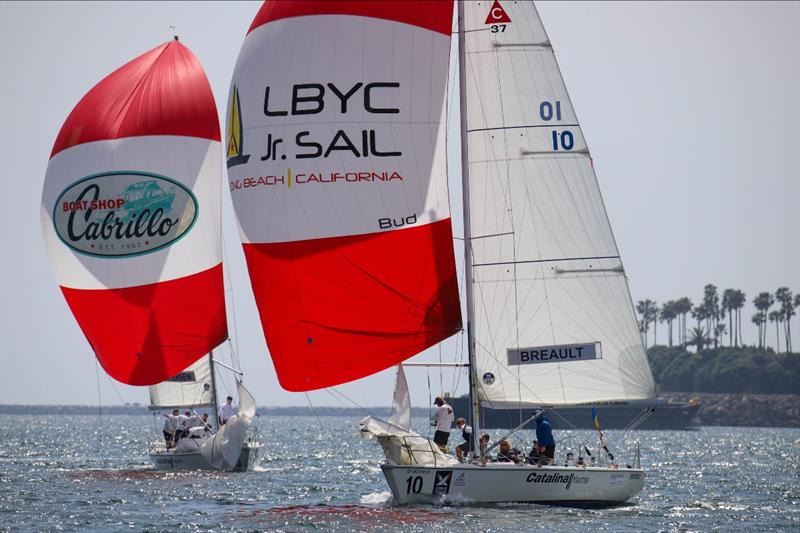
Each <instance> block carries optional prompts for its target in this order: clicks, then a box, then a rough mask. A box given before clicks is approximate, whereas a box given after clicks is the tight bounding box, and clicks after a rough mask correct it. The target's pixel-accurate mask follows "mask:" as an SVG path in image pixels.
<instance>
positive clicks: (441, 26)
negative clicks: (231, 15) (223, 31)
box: [247, 0, 453, 35]
mask: <svg viewBox="0 0 800 533" xmlns="http://www.w3.org/2000/svg"><path fill="white" fill-rule="evenodd" d="M306 15H355V16H359V17H372V18H378V19H384V20H394V21H397V22H402V23H404V24H411V25H412V26H418V27H420V28H425V29H428V30H432V31H435V32H439V33H443V34H445V35H450V32H451V29H452V26H453V1H452V0H405V1H403V2H395V1H379V0H374V1H365V0H310V1H296V0H279V1H270V0H266V1H265V2H264V4H263V5H262V6H261V9H260V10H259V11H258V14H257V15H256V18H255V19H254V20H253V24H252V25H251V26H250V29H249V30H247V33H248V34H249V33H250V32H251V31H253V30H254V29H256V28H258V27H259V26H262V25H263V24H266V23H267V22H271V21H273V20H279V19H285V18H292V17H302V16H306Z"/></svg>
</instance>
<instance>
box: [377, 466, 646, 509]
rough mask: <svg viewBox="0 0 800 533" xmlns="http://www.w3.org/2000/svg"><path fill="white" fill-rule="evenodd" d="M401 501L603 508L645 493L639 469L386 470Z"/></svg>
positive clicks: (430, 468)
mask: <svg viewBox="0 0 800 533" xmlns="http://www.w3.org/2000/svg"><path fill="white" fill-rule="evenodd" d="M381 470H383V474H384V475H385V476H386V480H387V481H388V482H389V487H390V488H391V490H392V494H393V495H394V499H395V501H396V502H397V503H398V504H400V505H407V504H414V503H439V502H447V501H449V502H459V503H499V502H526V503H546V504H562V505H576V506H587V507H589V506H592V507H595V506H596V507H603V506H611V505H616V504H620V503H622V502H625V501H627V500H629V499H630V498H632V497H634V496H636V495H637V494H639V493H640V492H641V491H642V488H643V487H644V471H643V470H641V469H636V468H606V467H587V468H583V467H557V466H532V465H515V464H511V463H490V464H488V465H486V466H480V465H473V464H462V465H457V466H451V467H424V466H397V465H391V464H384V465H381Z"/></svg>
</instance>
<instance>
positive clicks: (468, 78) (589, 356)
mask: <svg viewBox="0 0 800 533" xmlns="http://www.w3.org/2000/svg"><path fill="white" fill-rule="evenodd" d="M453 6H454V4H453V2H452V1H451V0H432V1H424V2H423V1H406V2H345V1H330V2H327V1H326V2H321V1H307V2H291V1H285V2H277V1H276V2H273V1H269V0H268V1H266V2H264V4H263V5H262V6H261V8H260V9H259V11H258V13H257V14H256V16H255V18H254V20H253V22H252V24H251V26H250V28H249V30H248V32H247V35H246V38H245V40H244V43H243V45H242V48H241V51H240V55H239V58H238V60H237V62H236V66H235V68H234V74H233V80H232V83H231V87H230V101H231V102H235V104H236V105H235V106H231V107H230V108H229V120H228V122H229V124H228V127H229V129H231V124H234V125H235V126H236V128H235V129H234V132H233V134H231V133H230V132H229V138H234V139H235V141H236V142H235V143H234V144H233V145H231V146H229V150H228V160H227V165H228V179H229V183H230V190H231V194H232V198H233V205H234V209H235V212H236V216H237V220H238V223H239V228H240V235H241V237H242V241H243V245H244V249H245V257H246V260H247V266H248V270H249V273H250V278H251V281H252V287H253V291H254V294H255V299H256V303H257V305H258V308H259V313H260V317H261V323H262V327H263V329H264V334H265V337H266V340H267V344H268V347H269V351H270V354H271V356H272V360H273V362H274V364H275V368H276V371H277V374H278V379H279V381H280V383H281V385H282V386H283V387H284V388H285V389H287V390H289V391H308V390H313V389H319V388H324V387H331V386H335V385H337V384H340V383H344V382H348V381H352V380H356V379H359V378H362V377H365V376H369V375H371V374H374V373H376V372H379V371H381V370H384V369H387V368H389V367H391V366H394V365H399V364H401V363H403V361H405V360H406V359H408V358H410V357H412V356H414V355H416V354H418V353H420V352H422V351H423V350H425V349H426V348H429V347H431V346H434V345H436V344H437V343H439V342H441V341H443V340H445V339H447V338H448V337H450V336H452V335H453V334H455V333H457V332H459V331H462V329H463V328H462V320H461V306H460V297H459V290H458V284H457V281H456V280H457V276H456V262H455V251H454V250H455V248H454V239H453V233H452V225H451V215H450V204H449V199H448V187H447V174H448V168H447V167H448V162H447V157H446V143H447V140H448V139H447V136H446V131H447V124H446V122H447V117H448V112H447V111H448V109H447V108H448V106H447V101H448V99H447V80H448V70H449V65H450V50H451V43H452V39H453V37H454V35H453V33H454V32H453V31H452V27H453V11H454V9H453ZM457 6H458V16H457V20H458V31H457V33H456V34H455V38H456V39H457V46H458V59H457V64H458V73H459V83H458V87H459V89H458V92H459V98H458V102H459V104H460V108H459V112H458V113H457V119H458V120H460V132H461V134H460V141H461V142H460V146H461V164H460V165H457V166H460V170H461V176H460V178H461V179H460V182H461V186H462V199H463V206H462V207H463V220H464V237H463V238H464V261H465V271H466V275H465V287H463V293H464V294H465V296H466V332H467V338H468V347H469V350H468V351H469V364H468V371H469V382H470V404H471V409H470V411H471V413H470V415H469V418H470V422H471V424H472V426H473V428H474V431H473V439H477V438H478V435H479V434H480V420H479V409H478V406H479V405H481V404H482V405H487V406H491V407H510V408H519V409H523V408H525V409H534V408H540V407H552V406H568V405H583V404H591V405H602V404H603V403H604V402H612V403H615V404H621V403H630V404H634V403H636V402H643V403H645V404H646V403H647V402H649V401H651V399H652V398H653V397H654V388H655V387H654V382H653V378H652V374H651V372H650V369H649V366H648V364H647V360H646V357H645V352H644V348H643V346H642V341H641V339H640V337H639V333H638V329H637V326H636V318H635V315H634V312H633V306H632V303H631V298H630V293H629V289H628V285H627V280H626V276H625V271H624V269H623V266H622V261H621V259H620V256H619V251H618V249H617V246H616V243H615V241H614V237H613V234H612V231H611V227H610V224H609V220H608V217H607V215H606V211H605V207H604V206H603V202H602V198H601V195H600V190H599V187H598V183H597V179H596V177H595V173H594V168H593V164H592V159H591V156H590V153H589V150H588V148H587V145H586V141H585V140H584V137H583V134H582V131H581V127H580V125H579V123H578V120H577V118H576V115H575V112H574V109H573V107H572V103H571V102H570V99H569V96H568V94H567V91H566V88H565V86H564V81H563V79H562V76H561V73H560V70H559V67H558V65H557V63H556V58H555V56H554V52H553V48H552V46H551V43H550V41H549V39H548V37H547V34H546V32H545V30H544V27H543V25H542V22H541V20H540V18H539V15H538V13H537V11H536V8H535V7H534V5H533V3H532V2H522V1H520V2H512V1H500V0H494V1H476V2H457ZM454 101H455V100H454ZM232 117H233V120H232ZM452 167H453V165H451V168H450V169H449V170H450V171H451V175H453V176H458V172H457V171H455V169H454V168H452ZM401 384H402V385H401ZM404 387H405V379H404V378H402V379H401V376H400V375H398V388H397V389H396V391H395V403H396V404H397V408H396V410H395V414H396V415H397V416H396V417H394V418H393V419H392V420H389V421H381V420H376V419H367V420H365V421H364V422H363V423H362V425H361V430H362V433H371V434H372V435H373V436H374V437H376V438H377V439H378V441H379V442H380V444H381V445H382V447H383V450H384V452H385V453H386V459H387V460H386V463H385V464H383V465H382V467H381V468H382V471H383V473H384V475H385V477H386V479H387V481H388V484H389V486H390V488H391V490H392V493H393V495H394V498H395V501H396V502H397V503H399V504H407V503H417V502H430V501H436V500H439V499H441V498H457V499H461V500H462V501H474V502H505V501H523V502H547V503H577V504H600V505H605V504H615V503H619V502H623V501H625V500H627V499H629V498H631V497H633V496H635V495H636V494H637V493H639V492H640V491H641V490H642V488H643V485H644V476H645V473H644V471H643V469H642V468H641V467H640V464H639V459H638V455H636V456H635V457H634V460H633V461H631V464H621V465H620V464H617V463H610V462H609V464H601V463H599V462H597V463H595V464H594V465H589V466H581V467H565V466H557V465H555V464H553V465H546V466H534V465H513V464H503V463H492V462H487V461H486V457H481V456H479V455H478V456H475V457H474V458H473V459H474V460H472V461H468V462H466V463H459V462H458V460H457V459H456V458H455V457H453V456H452V455H449V454H448V453H444V452H443V451H442V450H439V449H438V448H436V447H434V446H433V445H432V443H431V442H430V441H429V440H428V439H427V438H425V437H422V436H419V435H416V434H414V433H412V432H411V431H410V423H408V421H407V420H406V415H405V414H403V413H404V412H405V411H406V408H405V407H402V405H403V402H399V401H398V398H404V397H405V398H407V394H406V393H405V392H404V391H403V388H404ZM479 449H480V447H479V446H478V443H477V442H474V443H473V450H479ZM561 464H563V463H561Z"/></svg>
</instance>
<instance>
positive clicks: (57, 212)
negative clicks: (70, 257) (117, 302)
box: [53, 171, 198, 257]
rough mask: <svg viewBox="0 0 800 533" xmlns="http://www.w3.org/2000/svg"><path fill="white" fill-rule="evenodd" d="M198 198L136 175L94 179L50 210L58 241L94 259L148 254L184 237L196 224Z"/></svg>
mask: <svg viewBox="0 0 800 533" xmlns="http://www.w3.org/2000/svg"><path fill="white" fill-rule="evenodd" d="M197 211H198V205H197V199H196V198H195V197H194V195H193V194H192V192H191V191H190V190H189V189H187V188H186V187H184V186H183V185H181V184H180V183H178V182H177V181H175V180H173V179H170V178H167V177H166V176H160V175H158V174H151V173H149V172H138V171H116V172H103V173H100V174H93V175H91V176H88V177H86V178H83V179H81V180H78V181H77V182H75V183H73V184H72V185H70V186H69V187H67V189H66V190H65V191H64V192H62V193H61V195H60V196H59V197H58V200H56V204H55V206H53V225H54V226H55V230H56V234H58V236H59V238H60V239H61V240H62V241H63V242H64V244H66V245H67V246H69V247H70V248H72V249H73V250H75V251H76V252H79V253H82V254H86V255H92V256H97V257H126V256H132V255H141V254H147V253H150V252H155V251H156V250H160V249H162V248H164V247H166V246H169V245H170V244H172V243H173V242H175V241H176V240H178V239H180V238H181V237H183V236H184V235H185V234H186V233H187V232H188V231H189V230H190V229H191V228H192V226H193V225H194V222H195V220H197Z"/></svg>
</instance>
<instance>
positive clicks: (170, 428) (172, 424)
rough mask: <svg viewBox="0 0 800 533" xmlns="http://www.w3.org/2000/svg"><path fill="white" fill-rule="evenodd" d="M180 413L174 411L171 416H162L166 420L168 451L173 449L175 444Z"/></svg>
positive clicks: (165, 433) (165, 435)
mask: <svg viewBox="0 0 800 533" xmlns="http://www.w3.org/2000/svg"><path fill="white" fill-rule="evenodd" d="M179 414H180V411H179V410H178V409H173V410H172V414H171V415H162V416H164V418H166V420H164V429H163V431H164V441H165V442H166V444H167V449H168V450H169V449H170V448H172V446H173V444H174V442H175V440H176V439H175V432H176V431H177V430H178V415H179Z"/></svg>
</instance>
